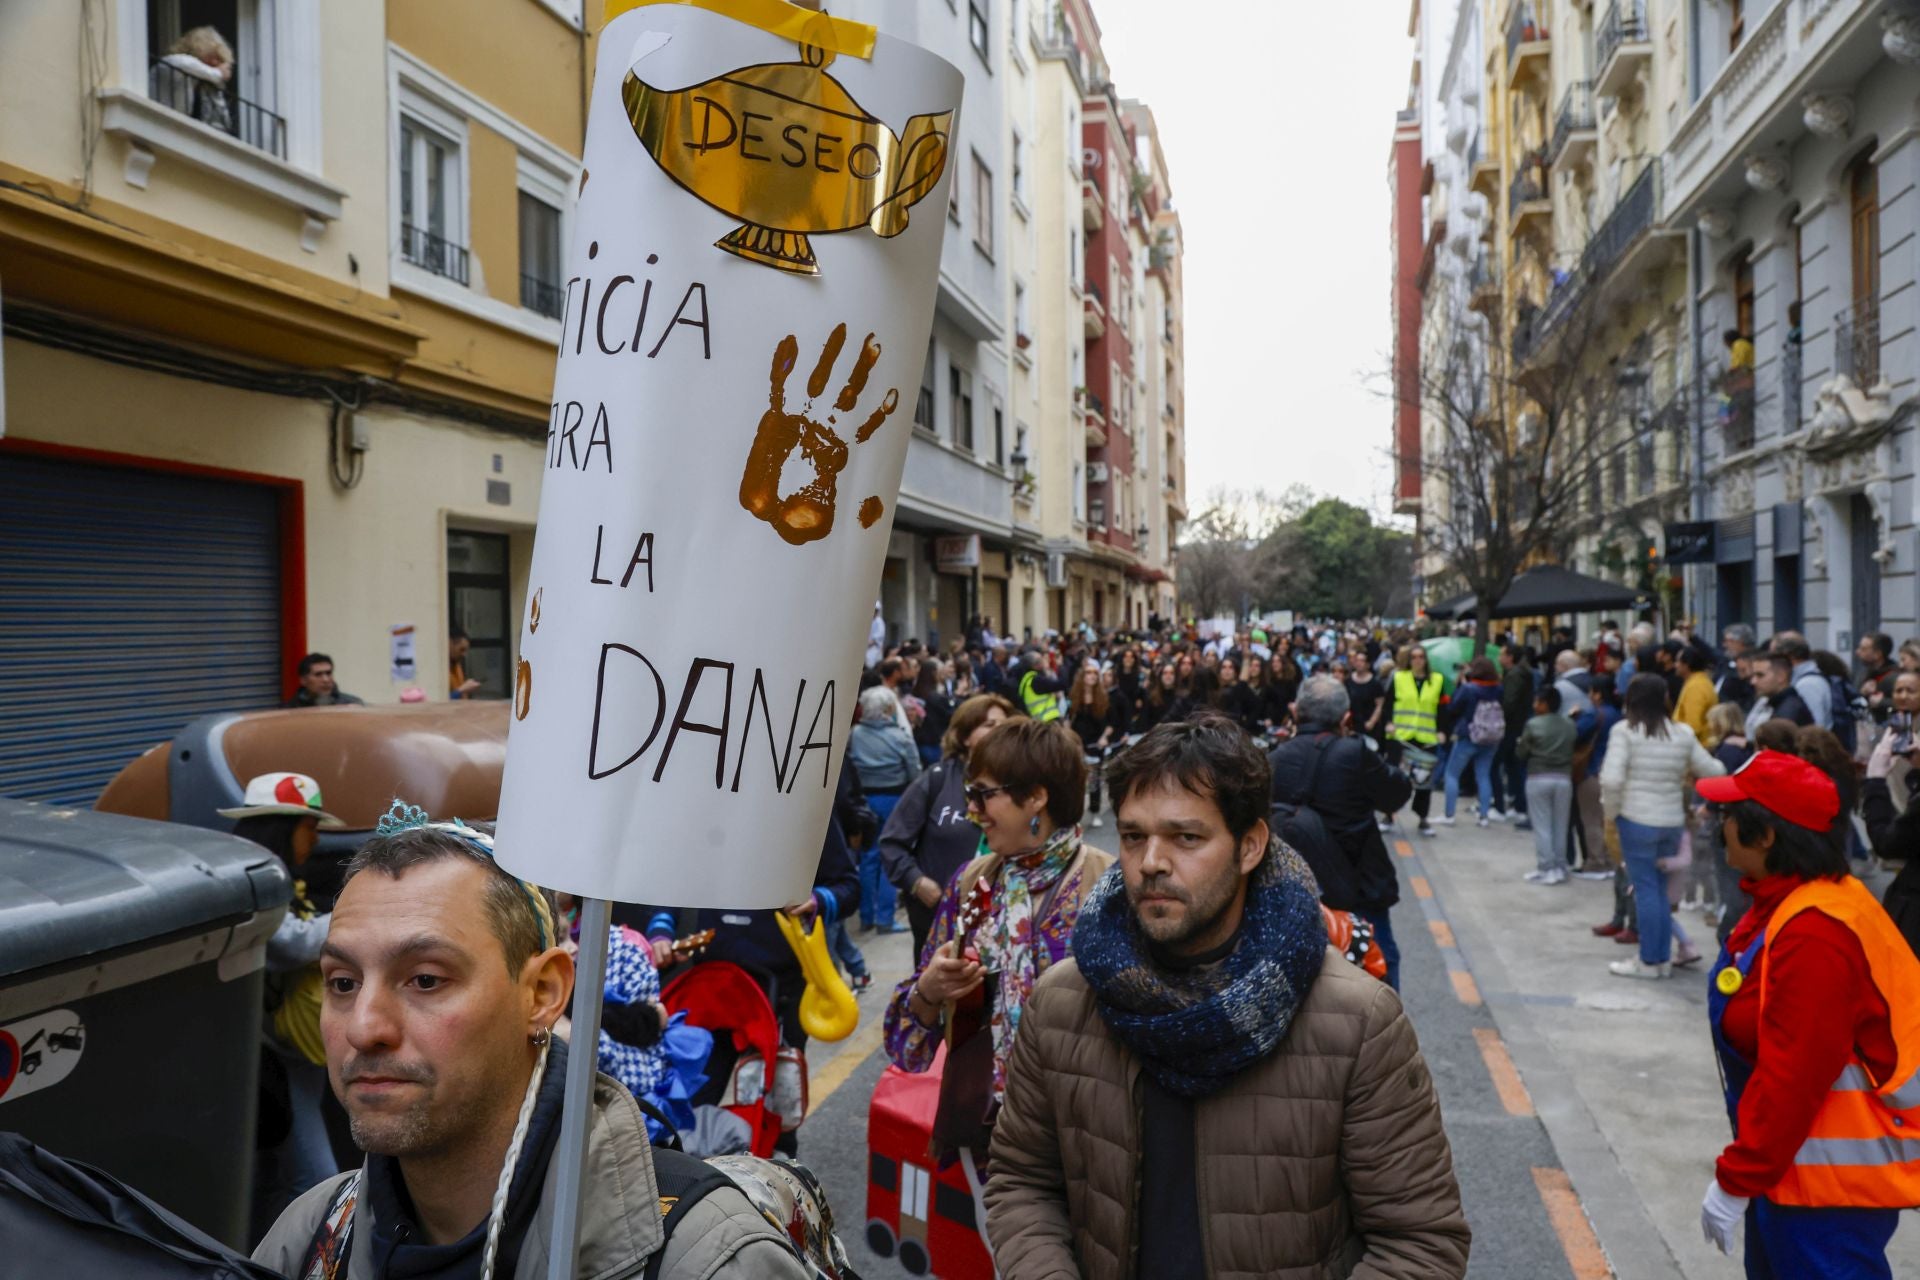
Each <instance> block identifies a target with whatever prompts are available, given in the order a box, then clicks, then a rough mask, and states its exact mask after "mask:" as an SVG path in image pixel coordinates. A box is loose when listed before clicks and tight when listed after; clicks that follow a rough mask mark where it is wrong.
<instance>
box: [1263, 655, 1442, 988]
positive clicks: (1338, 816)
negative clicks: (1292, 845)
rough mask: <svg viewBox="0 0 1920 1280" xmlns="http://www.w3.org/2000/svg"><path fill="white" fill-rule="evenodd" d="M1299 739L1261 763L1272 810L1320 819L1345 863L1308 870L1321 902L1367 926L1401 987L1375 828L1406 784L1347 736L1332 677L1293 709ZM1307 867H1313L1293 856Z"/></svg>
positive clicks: (1388, 869) (1396, 887) (1392, 878)
mask: <svg viewBox="0 0 1920 1280" xmlns="http://www.w3.org/2000/svg"><path fill="white" fill-rule="evenodd" d="M1294 718H1295V719H1296V720H1297V721H1298V722H1299V729H1298V732H1296V733H1295V734H1294V736H1293V737H1292V738H1291V739H1289V740H1288V741H1286V742H1283V743H1281V744H1280V745H1279V746H1278V747H1276V748H1274V750H1273V753H1272V754H1271V755H1269V756H1268V757H1267V759H1268V762H1269V763H1270V764H1271V765H1272V767H1273V798H1274V801H1275V803H1288V804H1300V805H1305V806H1307V807H1309V808H1311V809H1312V810H1313V811H1314V812H1315V813H1317V814H1318V815H1320V820H1321V822H1322V823H1323V824H1325V826H1326V829H1327V833H1328V834H1329V835H1330V836H1332V837H1333V839H1334V841H1335V842H1336V843H1337V844H1338V846H1339V849H1338V853H1340V854H1344V855H1345V858H1346V861H1345V862H1344V863H1343V864H1342V863H1336V864H1335V865H1331V866H1323V865H1318V864H1315V865H1314V866H1313V872H1314V875H1315V877H1316V878H1318V879H1319V881H1320V891H1321V892H1320V899H1321V901H1322V902H1324V903H1326V904H1327V905H1328V906H1330V907H1332V908H1334V909H1335V910H1337V911H1351V912H1353V913H1354V914H1356V915H1359V916H1361V917H1363V918H1364V919H1366V920H1367V921H1368V922H1370V923H1371V924H1372V925H1373V935H1374V940H1375V941H1376V942H1378V943H1379V944H1380V950H1381V952H1382V953H1383V954H1384V955H1385V956H1386V960H1387V984H1388V985H1389V986H1392V987H1395V988H1398V986H1399V985H1400V948H1399V946H1398V945H1396V944H1395V942H1394V939H1393V921H1392V918H1391V916H1390V914H1389V913H1390V912H1391V910H1392V908H1393V905H1394V904H1395V903H1397V902H1399V901H1400V880H1399V877H1398V875H1397V874H1396V873H1395V871H1394V869H1393V859H1392V858H1391V857H1390V856H1389V855H1388V853H1387V842H1386V841H1385V840H1384V839H1382V838H1381V835H1380V828H1379V826H1378V825H1377V824H1376V823H1375V821H1374V815H1375V814H1376V813H1392V812H1394V811H1395V810H1397V809H1399V808H1400V807H1401V806H1402V805H1404V804H1406V803H1407V800H1408V799H1409V798H1410V797H1411V796H1412V794H1413V783H1412V782H1411V781H1409V780H1408V778H1407V775H1406V774H1404V773H1402V772H1401V771H1400V770H1398V769H1396V768H1394V767H1393V766H1391V765H1389V764H1388V763H1387V761H1386V757H1385V756H1383V755H1381V754H1380V753H1379V752H1378V751H1375V750H1374V749H1373V748H1372V747H1371V746H1369V745H1368V744H1367V743H1366V742H1365V741H1364V740H1363V739H1362V738H1360V737H1358V736H1356V735H1355V734H1354V732H1353V714H1352V708H1351V705H1350V704H1349V702H1348V700H1347V691H1346V688H1345V687H1344V686H1343V685H1341V683H1340V682H1339V681H1337V680H1335V679H1333V678H1332V677H1331V676H1312V677H1310V678H1308V680H1307V682H1306V684H1304V685H1303V686H1301V689H1300V697H1299V699H1298V700H1297V701H1296V702H1295V704H1294ZM1300 852H1301V854H1302V856H1307V858H1308V861H1309V863H1315V859H1314V858H1313V857H1312V856H1310V855H1309V854H1308V851H1307V850H1304V849H1303V850H1301V851H1300Z"/></svg>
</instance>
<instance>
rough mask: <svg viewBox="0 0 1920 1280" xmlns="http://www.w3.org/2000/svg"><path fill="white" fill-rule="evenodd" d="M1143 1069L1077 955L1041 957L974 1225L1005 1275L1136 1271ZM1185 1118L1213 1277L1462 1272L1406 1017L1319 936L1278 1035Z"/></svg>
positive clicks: (1457, 1231)
mask: <svg viewBox="0 0 1920 1280" xmlns="http://www.w3.org/2000/svg"><path fill="white" fill-rule="evenodd" d="M1140 1072H1141V1066H1140V1062H1139V1060H1138V1059H1137V1058H1135V1057H1134V1056H1133V1054H1132V1052H1131V1051H1129V1050H1128V1049H1126V1048H1125V1047H1123V1046H1122V1045H1121V1043H1120V1042H1119V1041H1118V1040H1116V1039H1115V1038H1114V1037H1113V1036H1112V1034H1111V1033H1109V1032H1108V1030H1107V1028H1106V1024H1105V1023H1104V1022H1102V1021H1101V1019H1100V1014H1099V1011H1098V1010H1097V1008H1096V1007H1095V1003H1094V997H1093V992H1092V990H1091V989H1090V988H1089V987H1088V986H1087V982H1086V979H1084V978H1082V977H1081V976H1080V970H1079V967H1078V966H1077V965H1076V964H1074V963H1073V962H1071V961H1069V962H1067V963H1064V964H1060V965H1056V966H1055V967H1054V968H1053V969H1051V970H1049V971H1048V973H1047V974H1046V976H1045V977H1043V978H1042V979H1041V980H1040V982H1039V983H1038V984H1037V985H1036V986H1035V988H1034V992H1033V997H1032V999H1031V1000H1030V1001H1029V1002H1028V1003H1027V1006H1026V1011H1025V1013H1024V1014H1023V1015H1022V1017H1021V1020H1020V1034H1019V1035H1018V1036H1017V1037H1015V1040H1014V1046H1013V1060H1012V1064H1011V1067H1010V1069H1009V1073H1008V1079H1007V1098H1006V1104H1005V1107H1004V1108H1003V1109H1002V1110H1001V1112H1000V1117H999V1120H998V1123H997V1124H996V1125H995V1127H994V1133H993V1162H992V1164H991V1166H990V1172H989V1177H988V1181H987V1189H986V1202H987V1235H988V1238H989V1239H990V1240H991V1241H992V1244H993V1249H994V1256H995V1259H996V1260H997V1262H998V1264H999V1267H1000V1274H1001V1275H1002V1276H1003V1277H1004V1278H1005V1280H1028V1278H1029V1277H1035V1278H1038V1277H1047V1278H1048V1280H1061V1278H1063V1277H1086V1280H1132V1278H1133V1276H1134V1274H1135V1272H1134V1251H1135V1248H1136V1247H1137V1245H1138V1241H1139V1229H1138V1215H1139V1213H1141V1212H1142V1211H1143V1209H1142V1206H1140V1205H1139V1203H1138V1201H1139V1193H1140V1123H1141V1122H1140V1105H1141V1104H1140V1099H1141V1091H1140ZM1194 1129H1195V1142H1196V1146H1197V1149H1198V1150H1197V1182H1198V1186H1197V1188H1196V1193H1197V1195H1198V1197H1199V1206H1200V1233H1201V1238H1202V1246H1203V1249H1204V1252H1205V1257H1206V1266H1207V1272H1208V1274H1209V1275H1210V1276H1212V1277H1213V1278H1214V1280H1254V1277H1262V1278H1264V1280H1345V1277H1349V1276H1353V1277H1365V1278H1367V1280H1384V1278H1386V1277H1405V1280H1445V1278H1446V1277H1453V1276H1461V1275H1464V1274H1465V1273H1466V1266H1467V1244H1468V1231H1467V1223H1466V1219H1465V1218H1464V1217H1463V1216H1462V1215H1461V1211H1460V1189H1459V1186H1458V1184H1457V1183H1456V1182H1455V1181H1454V1176H1453V1157H1452V1153H1451V1151H1450V1150H1449V1148H1448V1146H1447V1138H1446V1134H1445V1132H1444V1131H1443V1130H1442V1128H1441V1123H1440V1104H1439V1100H1438V1099H1437V1098H1436V1097H1435V1096H1434V1090H1433V1079H1432V1077H1431V1076H1430V1075H1429V1074H1428V1072H1427V1066H1426V1063H1425V1061H1424V1060H1423V1059H1422V1058H1421V1057H1420V1048H1419V1045H1418V1044H1417V1043H1416V1041H1415V1039H1414V1034H1413V1025H1412V1024H1411V1023H1409V1022H1408V1021H1407V1018H1406V1015H1405V1014H1404V1013H1403V1012H1402V1011H1401V1008H1400V999H1399V997H1398V996H1397V995H1395V994H1394V992H1393V990H1392V989H1391V988H1390V987H1388V986H1386V985H1385V984H1383V983H1380V982H1376V981H1375V980H1374V979H1372V978H1370V977H1368V976H1367V975H1366V974H1365V973H1363V972H1361V971H1360V970H1359V969H1357V968H1355V967H1354V966H1353V965H1351V964H1349V963H1348V962H1347V961H1346V960H1345V959H1344V958H1342V957H1341V956H1340V955H1339V953H1337V952H1335V951H1334V950H1333V949H1332V948H1328V950H1327V952H1326V956H1325V959H1324V960H1323V962H1322V964H1321V969H1320V975H1319V977H1318V978H1317V979H1316V980H1315V981H1314V984H1313V986H1312V988H1311V989H1310V990H1309V991H1308V993H1307V998H1306V1000H1305V1001H1304V1002H1303V1003H1302V1005H1301V1006H1300V1009H1299V1010H1298V1012H1297V1013H1296V1014H1295V1016H1294V1021H1293V1025H1292V1026H1291V1027H1290V1028H1289V1029H1288V1031H1287V1035H1286V1038H1285V1039H1283V1040H1282V1041H1281V1042H1280V1045H1279V1047H1278V1048H1277V1049H1275V1050H1274V1051H1273V1052H1272V1053H1271V1054H1269V1055H1268V1056H1267V1057H1266V1058H1264V1059H1262V1060H1261V1061H1259V1062H1257V1063H1255V1064H1254V1065H1252V1066H1250V1067H1248V1068H1247V1069H1246V1070H1245V1071H1243V1072H1242V1073H1241V1074H1240V1075H1239V1076H1238V1077H1236V1078H1235V1079H1234V1081H1233V1083H1232V1084H1231V1085H1230V1086H1229V1087H1227V1088H1226V1089H1224V1090H1222V1091H1221V1092H1219V1093H1215V1094H1212V1095H1210V1096H1208V1097H1205V1098H1202V1099H1200V1100H1199V1101H1198V1102H1197V1104H1196V1105H1195V1108H1194ZM1144 1211H1145V1212H1151V1211H1152V1209H1151V1206H1148V1207H1146V1208H1145V1209H1144Z"/></svg>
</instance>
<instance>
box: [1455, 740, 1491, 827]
mask: <svg viewBox="0 0 1920 1280" xmlns="http://www.w3.org/2000/svg"><path fill="white" fill-rule="evenodd" d="M1499 749H1500V744H1499V743H1497V742H1488V743H1479V742H1469V741H1467V740H1466V739H1464V738H1455V739H1454V740H1453V747H1452V749H1451V750H1449V751H1448V752H1447V816H1448V817H1449V818H1451V817H1452V816H1453V810H1454V807H1455V806H1456V805H1458V804H1459V803H1460V775H1461V774H1463V773H1465V772H1466V771H1467V766H1468V765H1469V764H1471V765H1472V766H1473V781H1474V785H1475V786H1476V787H1477V788H1478V790H1479V795H1478V796H1477V797H1476V799H1477V801H1478V803H1479V805H1480V816H1481V817H1483V818H1484V817H1486V816H1487V811H1488V810H1489V809H1491V808H1493V753H1494V752H1496V751H1498V750H1499Z"/></svg>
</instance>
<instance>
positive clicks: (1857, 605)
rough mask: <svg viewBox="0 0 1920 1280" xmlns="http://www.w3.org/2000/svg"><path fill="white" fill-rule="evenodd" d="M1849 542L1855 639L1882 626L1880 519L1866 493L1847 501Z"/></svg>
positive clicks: (1857, 494)
mask: <svg viewBox="0 0 1920 1280" xmlns="http://www.w3.org/2000/svg"><path fill="white" fill-rule="evenodd" d="M1847 514H1848V520H1847V524H1848V526H1849V529H1848V539H1847V541H1848V544H1849V547H1850V549H1851V551H1852V556H1853V616H1852V622H1853V639H1855V640H1858V639H1859V638H1860V637H1861V636H1863V635H1866V634H1867V633H1868V632H1869V631H1878V630H1879V629H1880V562H1879V561H1878V560H1876V559H1874V558H1873V553H1874V551H1875V550H1876V549H1877V548H1878V547H1879V545H1880V537H1879V534H1878V532H1877V530H1878V527H1879V521H1877V520H1875V519H1874V515H1873V504H1872V503H1871V502H1868V501H1867V499H1866V495H1865V494H1859V493H1856V494H1854V495H1853V498H1852V499H1851V500H1850V501H1849V502H1848V504H1847Z"/></svg>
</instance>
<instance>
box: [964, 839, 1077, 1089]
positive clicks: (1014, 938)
mask: <svg viewBox="0 0 1920 1280" xmlns="http://www.w3.org/2000/svg"><path fill="white" fill-rule="evenodd" d="M1079 856H1080V828H1079V827H1077V826H1074V827H1062V828H1061V829H1060V830H1058V831H1055V832H1054V833H1053V834H1052V835H1051V836H1049V837H1048V838H1047V842H1046V843H1045V844H1043V845H1041V846H1040V847H1039V848H1038V849H1036V850H1034V851H1033V852H1032V853H1028V854H1023V855H1021V856H1019V857H1011V858H1006V859H1004V860H1002V861H1001V863H1000V866H999V867H998V868H997V869H995V870H994V871H992V872H990V873H988V874H991V875H993V876H994V877H995V878H997V879H998V880H999V882H1000V883H999V886H998V888H997V890H996V891H995V893H994V905H995V907H996V910H995V911H994V914H993V919H992V920H990V921H989V922H988V923H987V925H986V927H984V928H983V929H981V931H980V935H979V937H978V939H977V940H976V942H975V946H976V947H977V948H978V949H979V952H980V962H981V964H982V965H984V966H985V967H986V969H987V970H988V971H989V972H991V973H994V974H995V975H997V978H998V981H997V982H996V984H995V987H994V995H993V1014H992V1017H991V1019H990V1020H989V1022H988V1027H989V1028H990V1029H991V1031H992V1032H993V1100H994V1101H995V1102H999V1101H1000V1100H1001V1099H1002V1098H1003V1097H1004V1096H1005V1094H1006V1087H1007V1057H1008V1055H1009V1054H1011V1053H1012V1052H1013V1036H1014V1033H1015V1032H1016V1031H1018V1030H1019V1029H1020V1011H1021V1010H1022V1009H1024V1008H1025V1007H1026V1004H1027V997H1028V996H1029V995H1031V994H1033V984H1034V983H1035V982H1037V981H1039V976H1040V966H1039V963H1038V952H1039V948H1040V947H1041V946H1042V945H1044V944H1043V943H1042V942H1041V941H1040V939H1039V938H1037V937H1036V936H1035V934H1034V928H1035V921H1034V918H1033V917H1034V911H1035V908H1036V904H1037V903H1039V902H1041V901H1044V900H1045V899H1046V897H1047V894H1048V891H1049V890H1051V889H1052V888H1053V887H1054V886H1055V885H1057V884H1058V883H1059V882H1060V878H1061V877H1062V876H1064V875H1065V874H1066V873H1067V870H1068V868H1070V867H1072V866H1073V864H1074V860H1075V859H1077V858H1078V857H1079Z"/></svg>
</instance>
